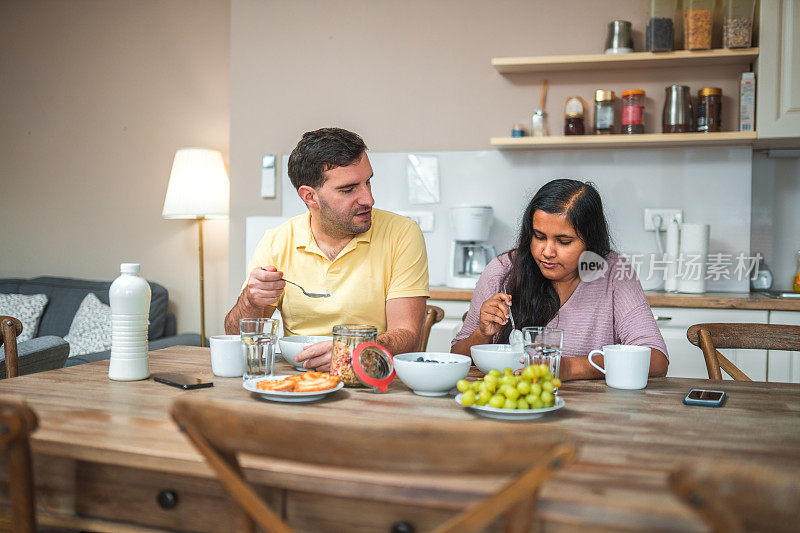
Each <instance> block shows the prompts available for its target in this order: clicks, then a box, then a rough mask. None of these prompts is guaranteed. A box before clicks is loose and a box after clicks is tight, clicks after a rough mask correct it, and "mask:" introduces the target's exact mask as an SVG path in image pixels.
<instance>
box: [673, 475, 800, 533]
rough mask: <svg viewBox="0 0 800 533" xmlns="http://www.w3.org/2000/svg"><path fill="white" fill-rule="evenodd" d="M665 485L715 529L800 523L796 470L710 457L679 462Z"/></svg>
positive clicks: (731, 532)
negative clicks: (723, 461) (697, 461)
mask: <svg viewBox="0 0 800 533" xmlns="http://www.w3.org/2000/svg"><path fill="white" fill-rule="evenodd" d="M670 484H671V485H672V489H673V491H674V492H675V493H676V494H677V495H678V497H679V498H680V499H681V500H683V501H684V502H686V503H687V504H688V505H689V507H691V508H692V509H693V510H694V511H695V512H697V513H698V514H699V515H700V516H701V517H702V518H703V520H704V521H705V522H706V523H707V524H708V525H710V526H711V528H712V530H713V531H716V532H725V533H737V532H741V531H787V532H788V531H797V530H798V526H799V525H800V477H798V475H797V472H793V473H790V472H786V471H783V470H776V469H772V468H768V467H766V466H764V465H758V466H754V465H742V464H720V463H719V462H717V461H715V462H713V463H708V464H691V465H684V466H681V467H680V468H679V469H678V470H676V471H675V472H673V473H672V474H671V476H670Z"/></svg>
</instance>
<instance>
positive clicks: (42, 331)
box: [0, 276, 200, 377]
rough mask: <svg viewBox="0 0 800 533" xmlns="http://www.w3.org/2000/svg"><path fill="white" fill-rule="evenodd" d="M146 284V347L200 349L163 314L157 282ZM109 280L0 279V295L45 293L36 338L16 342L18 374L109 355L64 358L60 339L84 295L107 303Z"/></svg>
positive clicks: (0, 368)
mask: <svg viewBox="0 0 800 533" xmlns="http://www.w3.org/2000/svg"><path fill="white" fill-rule="evenodd" d="M148 283H150V289H151V297H150V326H149V328H148V339H149V343H148V348H149V349H150V350H158V349H160V348H167V347H169V346H176V345H179V344H180V345H187V346H200V335H198V334H196V333H187V334H183V335H176V321H175V315H174V314H172V313H169V312H167V302H168V301H169V293H168V292H167V289H166V288H164V287H163V286H162V285H159V284H158V283H153V282H152V281H151V282H148ZM110 287H111V282H110V281H88V280H83V279H73V278H61V277H52V276H42V277H38V278H31V279H20V278H5V279H0V293H7V294H45V295H47V298H48V301H47V305H46V306H45V308H44V312H43V313H42V317H41V319H40V321H39V328H38V330H37V333H36V337H35V338H33V339H31V340H28V341H24V342H21V343H19V347H18V351H19V369H20V374H30V373H33V372H40V371H42V370H50V369H52V368H61V367H62V366H64V364H65V361H66V366H74V365H80V364H84V363H91V362H94V361H102V360H104V359H108V358H109V357H110V356H111V351H110V350H106V351H103V352H96V353H90V354H85V355H79V356H75V357H69V358H68V357H67V356H68V352H69V344H68V343H67V342H66V341H64V339H63V337H64V336H65V335H66V334H67V333H68V332H69V327H70V325H71V324H72V319H73V318H74V316H75V313H76V312H77V311H78V307H80V305H81V302H82V301H83V299H84V298H85V297H86V295H87V294H89V293H90V292H93V293H94V294H95V295H96V296H97V298H98V299H99V300H100V301H101V302H103V303H104V304H108V290H109V288H110ZM0 377H5V357H4V356H3V361H2V363H1V364H0Z"/></svg>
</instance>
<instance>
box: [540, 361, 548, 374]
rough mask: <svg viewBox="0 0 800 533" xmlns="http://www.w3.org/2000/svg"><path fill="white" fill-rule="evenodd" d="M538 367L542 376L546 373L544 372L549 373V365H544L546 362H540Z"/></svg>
mask: <svg viewBox="0 0 800 533" xmlns="http://www.w3.org/2000/svg"><path fill="white" fill-rule="evenodd" d="M539 368H540V370H539V371H540V372H541V373H542V376H544V375H546V374H549V373H550V367H549V366H547V365H546V364H544V363H542V364H540V365H539Z"/></svg>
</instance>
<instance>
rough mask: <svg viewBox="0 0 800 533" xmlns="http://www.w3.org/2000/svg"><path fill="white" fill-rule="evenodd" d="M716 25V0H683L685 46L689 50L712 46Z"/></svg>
mask: <svg viewBox="0 0 800 533" xmlns="http://www.w3.org/2000/svg"><path fill="white" fill-rule="evenodd" d="M713 27H714V0H683V47H684V48H686V49H687V50H708V49H709V48H711V33H712V29H713Z"/></svg>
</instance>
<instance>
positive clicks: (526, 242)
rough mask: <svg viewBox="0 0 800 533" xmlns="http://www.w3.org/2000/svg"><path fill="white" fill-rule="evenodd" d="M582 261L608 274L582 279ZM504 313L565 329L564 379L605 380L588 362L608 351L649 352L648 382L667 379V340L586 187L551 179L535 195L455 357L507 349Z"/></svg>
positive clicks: (482, 284)
mask: <svg viewBox="0 0 800 533" xmlns="http://www.w3.org/2000/svg"><path fill="white" fill-rule="evenodd" d="M584 252H592V254H584ZM582 254H584V255H583V256H582ZM582 258H583V261H584V264H586V263H587V258H588V259H589V260H591V259H592V258H594V261H593V263H594V264H595V265H597V264H598V263H602V262H603V261H605V264H606V267H607V268H605V270H603V271H602V274H599V272H600V270H593V271H585V272H583V274H584V275H581V274H582V272H581V271H580V270H579V266H580V263H581V259H582ZM582 278H583V279H582ZM509 313H513V314H514V321H515V323H516V325H517V327H518V328H520V329H521V328H523V327H526V326H549V327H555V328H560V329H563V330H564V343H563V350H562V360H561V370H560V378H561V380H567V379H592V378H602V377H603V375H602V374H601V373H600V371H598V370H597V369H595V368H594V367H592V366H591V365H590V364H589V361H588V357H587V356H588V354H589V352H590V351H591V350H594V349H599V348H602V347H603V346H604V345H608V344H632V345H637V346H647V347H649V348H650V350H651V354H650V375H651V376H663V375H666V373H667V365H668V364H669V361H668V359H667V348H666V345H665V344H664V339H663V338H662V337H661V333H660V332H659V331H658V327H657V326H656V322H655V319H654V318H653V313H652V311H651V310H650V306H649V305H648V303H647V300H646V299H645V296H644V291H643V290H642V286H641V284H640V283H639V280H638V278H637V277H636V273H635V272H634V270H633V268H631V266H630V265H629V264H628V263H627V262H625V261H624V260H622V259H621V258H620V257H619V256H618V255H617V254H616V253H614V252H613V251H612V250H611V242H610V238H609V235H608V224H607V223H606V217H605V214H604V213H603V203H602V200H601V199H600V195H599V194H598V192H597V190H596V189H595V188H594V187H593V186H592V185H591V184H590V183H584V182H581V181H577V180H569V179H558V180H553V181H551V182H549V183H547V184H545V185H544V186H543V187H542V188H541V189H539V191H538V192H537V193H536V194H535V195H534V197H533V199H532V200H531V201H530V203H529V204H528V207H527V208H526V209H525V214H524V216H523V218H522V228H521V229H520V232H519V240H518V241H517V246H516V248H514V249H512V250H510V251H508V252H506V253H505V254H502V255H500V256H499V257H497V258H495V259H494V260H493V261H492V262H491V263H489V265H487V267H486V269H485V270H484V271H483V274H482V275H481V277H480V279H479V280H478V285H477V287H476V288H475V291H474V292H473V295H472V302H471V303H470V308H469V313H468V314H467V317H466V319H465V320H464V326H463V327H462V328H461V331H460V332H459V333H458V335H456V338H455V339H453V344H452V351H453V352H454V353H461V354H464V355H469V353H470V350H469V349H470V347H471V346H474V345H477V344H489V343H505V342H508V337H509V334H510V333H511V329H512V328H511V324H510V321H509Z"/></svg>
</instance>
